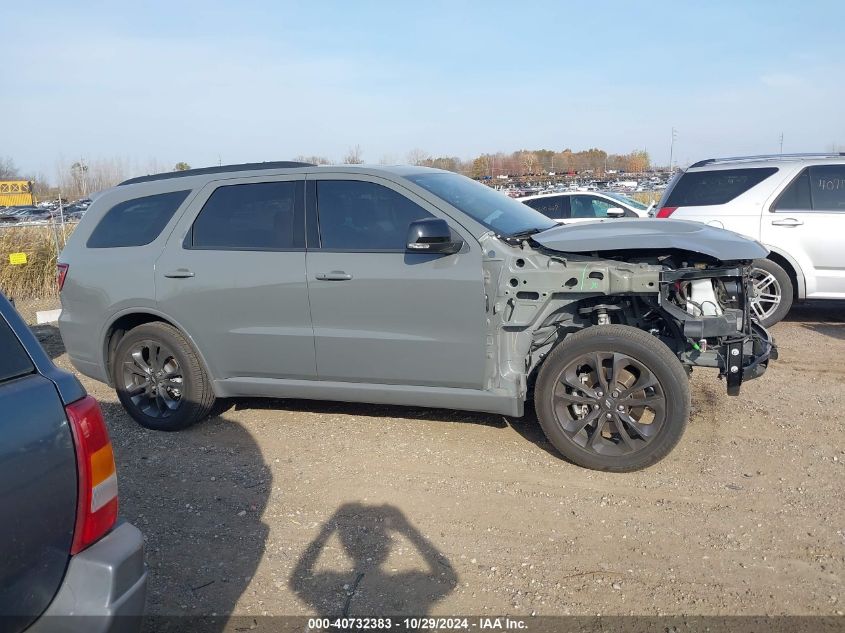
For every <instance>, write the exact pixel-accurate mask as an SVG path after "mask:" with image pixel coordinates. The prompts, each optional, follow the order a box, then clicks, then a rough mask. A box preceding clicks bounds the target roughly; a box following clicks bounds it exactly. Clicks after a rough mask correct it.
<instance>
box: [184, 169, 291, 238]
mask: <svg viewBox="0 0 845 633" xmlns="http://www.w3.org/2000/svg"><path fill="white" fill-rule="evenodd" d="M302 187H303V184H302V181H295V180H289V181H283V182H259V183H249V184H242V185H226V186H223V187H218V188H217V189H215V190H214V193H212V194H211V197H209V199H208V201H206V203H205V204H204V205H203V207H202V210H201V211H200V213H199V215H198V216H197V219H196V220H195V221H194V226H193V228H192V230H191V247H192V248H196V249H212V250H255V251H278V250H291V249H298V248H302V247H303V246H304V241H303V240H304V238H303V227H302V225H303V219H302V213H301V212H300V209H301V208H302V205H301V204H300V203H299V200H301V198H302V194H301V193H300V192H301V190H302Z"/></svg>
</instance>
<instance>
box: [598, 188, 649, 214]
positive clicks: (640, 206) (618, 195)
mask: <svg viewBox="0 0 845 633" xmlns="http://www.w3.org/2000/svg"><path fill="white" fill-rule="evenodd" d="M604 195H606V196H608V197H609V198H613V199H614V200H619V202H623V203H625V204H627V205H628V206H629V207H631V208H632V209H639V210H640V211H645V210H647V209H648V207H647V206H646V205H644V204H643V203H642V202H637V201H636V200H634V199H633V198H629V197H628V196H623V195H622V194H621V193H615V192H612V191H608V192H607V193H605V194H604Z"/></svg>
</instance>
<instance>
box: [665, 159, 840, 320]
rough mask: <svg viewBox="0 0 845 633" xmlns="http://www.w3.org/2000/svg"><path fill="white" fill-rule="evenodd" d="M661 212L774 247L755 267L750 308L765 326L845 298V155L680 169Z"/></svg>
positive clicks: (738, 161)
mask: <svg viewBox="0 0 845 633" xmlns="http://www.w3.org/2000/svg"><path fill="white" fill-rule="evenodd" d="M658 209H659V210H658V212H657V217H658V218H668V217H670V216H671V218H672V219H678V220H695V221H697V222H703V223H705V224H710V225H712V226H717V227H720V228H725V229H730V230H731V231H736V232H737V233H742V234H743V235H747V236H749V237H752V238H754V239H756V240H759V241H760V242H762V243H763V244H764V245H765V246H766V248H768V249H769V251H770V253H769V255H768V257H767V258H766V259H760V260H757V261H756V262H755V263H754V264H755V265H754V268H753V269H752V277H753V280H754V295H753V297H752V303H751V305H752V309H753V310H754V314H755V315H756V316H757V318H758V319H759V320H760V323H762V324H763V325H764V326H766V327H769V326H771V325H774V324H775V323H777V322H778V321H780V320H781V319H783V317H785V316H786V314H787V312H789V309H790V307H791V306H792V303H793V301H795V300H798V301H800V300H803V299H845V248H843V246H845V242H844V241H843V237H842V236H843V235H845V153H839V154H792V155H784V154H778V155H772V156H749V157H740V158H713V159H708V160H702V161H700V162H697V163H695V164H694V165H691V166H690V167H689V168H688V169H686V170H683V171H680V172H678V174H677V175H676V176H675V178H674V179H673V180H672V182H671V183H670V184H669V186H668V187H667V188H666V190H665V191H664V193H663V197H662V198H661V200H660V203H659V204H658Z"/></svg>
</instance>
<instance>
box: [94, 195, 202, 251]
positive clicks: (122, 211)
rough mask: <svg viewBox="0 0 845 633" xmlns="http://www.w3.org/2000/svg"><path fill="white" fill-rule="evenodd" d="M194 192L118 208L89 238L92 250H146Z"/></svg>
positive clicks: (137, 200) (146, 199)
mask: <svg viewBox="0 0 845 633" xmlns="http://www.w3.org/2000/svg"><path fill="white" fill-rule="evenodd" d="M189 193H190V191H171V192H170V193H160V194H158V195H155V196H146V197H144V198H135V199H133V200H127V201H125V202H121V203H119V204H116V205H115V206H113V207H112V208H111V209H109V210H108V211H107V212H106V214H105V215H104V216H103V219H102V220H100V223H99V224H98V225H97V228H95V229H94V232H93V233H91V237H89V238H88V248H113V247H117V246H143V245H144V244H149V243H150V242H152V241H153V240H154V239H155V238H157V237H158V236H159V234H160V233H161V231H162V229H164V227H165V225H166V224H167V223H168V222H169V221H170V218H172V217H173V214H174V213H175V212H176V209H178V208H179V205H180V204H182V202H183V201H184V200H185V198H187V197H188V194H189Z"/></svg>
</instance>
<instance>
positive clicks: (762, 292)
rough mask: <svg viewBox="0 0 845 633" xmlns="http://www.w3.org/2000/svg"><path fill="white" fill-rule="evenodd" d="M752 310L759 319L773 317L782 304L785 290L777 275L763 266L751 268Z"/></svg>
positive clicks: (763, 319)
mask: <svg viewBox="0 0 845 633" xmlns="http://www.w3.org/2000/svg"><path fill="white" fill-rule="evenodd" d="M751 282H752V290H751V310H752V311H753V312H754V316H756V317H757V320H758V321H761V322H762V321H765V320H766V319H768V318H769V317H771V316H772V315H773V314H774V313H775V311H776V310H777V309H778V306H780V302H781V297H782V296H783V290H782V289H781V287H780V282H779V281H778V280H777V279H776V278H775V276H774V275H773V274H772V273H770V272H768V271H766V270H763V269H762V268H754V269H752V270H751Z"/></svg>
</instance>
